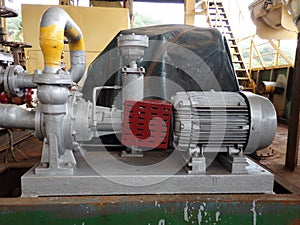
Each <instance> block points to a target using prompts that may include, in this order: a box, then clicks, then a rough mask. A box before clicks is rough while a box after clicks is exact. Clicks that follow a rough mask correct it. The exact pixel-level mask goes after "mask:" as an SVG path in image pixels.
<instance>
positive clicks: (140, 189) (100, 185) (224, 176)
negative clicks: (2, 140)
mask: <svg viewBox="0 0 300 225" xmlns="http://www.w3.org/2000/svg"><path fill="white" fill-rule="evenodd" d="M164 154H169V153H162V152H155V151H153V152H145V156H144V157H143V158H125V159H124V158H121V157H120V156H119V155H120V152H118V153H117V152H113V153H108V152H106V151H100V152H87V153H86V156H85V157H84V158H83V157H81V156H76V161H77V169H76V170H75V171H74V174H73V175H60V176H45V175H39V174H35V173H34V168H32V169H31V170H29V171H28V172H27V173H26V174H25V175H24V176H23V177H22V180H21V182H22V197H37V196H70V195H132V194H179V193H180V194H186V193H272V192H273V183H274V176H273V175H272V174H271V173H270V172H268V171H266V170H265V169H264V168H262V167H261V166H259V165H258V164H256V163H254V162H253V161H251V160H249V159H247V162H248V163H249V166H247V173H245V174H231V173H229V172H228V171H227V170H226V169H225V168H224V167H223V166H222V165H221V164H220V163H218V162H217V161H214V162H213V163H212V164H211V165H210V166H209V167H208V169H207V173H206V174H188V173H187V172H186V170H185V169H184V168H181V169H177V168H178V165H179V163H180V162H179V160H175V159H171V160H168V159H166V158H165V156H164ZM167 160H168V161H167ZM181 163H182V162H181ZM90 165H93V168H92V167H91V166H90ZM174 171H176V173H174Z"/></svg>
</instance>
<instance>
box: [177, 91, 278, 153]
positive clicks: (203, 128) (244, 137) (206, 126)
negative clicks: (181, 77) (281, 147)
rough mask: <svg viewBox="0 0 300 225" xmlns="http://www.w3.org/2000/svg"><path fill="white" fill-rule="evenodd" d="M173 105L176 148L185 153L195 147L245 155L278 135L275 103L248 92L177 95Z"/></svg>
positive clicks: (184, 93) (183, 93)
mask: <svg viewBox="0 0 300 225" xmlns="http://www.w3.org/2000/svg"><path fill="white" fill-rule="evenodd" d="M172 104H173V106H174V131H173V138H174V146H175V147H176V148H177V149H179V150H182V151H186V150H188V149H193V148H196V147H200V148H205V149H207V151H215V152H219V151H222V149H223V150H224V149H228V148H234V149H241V150H243V151H244V153H248V154H249V153H252V152H254V151H255V150H258V149H262V148H264V147H267V146H268V145H269V144H270V143H271V142H272V140H273V138H274V136H275V132H276V126H277V123H276V112H275V110H274V107H273V105H272V103H271V102H270V101H269V100H268V99H266V98H264V97H262V96H258V95H255V94H252V93H246V92H215V91H211V92H178V93H176V94H175V95H174V96H173V97H172Z"/></svg>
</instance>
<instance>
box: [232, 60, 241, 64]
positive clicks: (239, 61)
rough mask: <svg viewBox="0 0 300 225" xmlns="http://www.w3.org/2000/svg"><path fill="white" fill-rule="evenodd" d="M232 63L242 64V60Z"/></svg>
mask: <svg viewBox="0 0 300 225" xmlns="http://www.w3.org/2000/svg"><path fill="white" fill-rule="evenodd" d="M233 63H243V61H242V60H238V61H233Z"/></svg>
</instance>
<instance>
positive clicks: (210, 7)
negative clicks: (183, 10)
mask: <svg viewBox="0 0 300 225" xmlns="http://www.w3.org/2000/svg"><path fill="white" fill-rule="evenodd" d="M208 9H210V10H219V9H224V7H221V6H218V7H212V6H209V7H208Z"/></svg>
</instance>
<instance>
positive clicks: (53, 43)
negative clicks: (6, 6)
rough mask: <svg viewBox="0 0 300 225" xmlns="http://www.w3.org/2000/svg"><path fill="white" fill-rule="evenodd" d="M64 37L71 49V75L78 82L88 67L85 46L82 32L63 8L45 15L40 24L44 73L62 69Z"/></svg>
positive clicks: (51, 9)
mask: <svg viewBox="0 0 300 225" xmlns="http://www.w3.org/2000/svg"><path fill="white" fill-rule="evenodd" d="M64 37H66V38H67V39H68V42H69V48H70V59H71V68H70V73H71V75H72V77H73V81H74V82H78V81H79V80H80V79H81V77H82V76H83V74H84V71H85V67H86V59H85V44H84V39H83V35H82V32H81V30H80V28H79V27H78V25H77V24H76V23H75V22H74V21H73V19H72V18H71V17H70V16H69V15H68V14H67V13H66V12H65V11H64V10H63V9H61V8H58V7H52V8H49V9H48V10H46V12H45V13H44V14H43V16H42V19H41V23H40V46H41V49H42V53H43V57H44V72H51V73H56V72H57V71H58V70H59V69H60V62H61V54H62V51H63V48H64Z"/></svg>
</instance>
